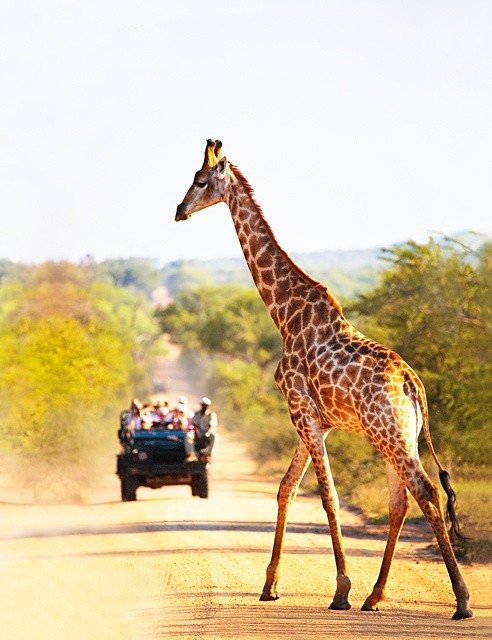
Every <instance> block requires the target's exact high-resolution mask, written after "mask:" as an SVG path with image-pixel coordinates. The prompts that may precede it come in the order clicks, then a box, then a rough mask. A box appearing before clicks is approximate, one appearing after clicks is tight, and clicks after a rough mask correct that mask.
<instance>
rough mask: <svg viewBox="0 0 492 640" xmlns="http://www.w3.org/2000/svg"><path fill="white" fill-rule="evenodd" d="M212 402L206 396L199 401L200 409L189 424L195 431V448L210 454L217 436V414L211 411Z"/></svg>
mask: <svg viewBox="0 0 492 640" xmlns="http://www.w3.org/2000/svg"><path fill="white" fill-rule="evenodd" d="M211 406H212V401H211V400H210V398H207V397H206V396H205V397H203V398H202V399H201V400H200V409H198V411H196V412H195V414H194V415H193V418H192V419H191V424H192V425H193V427H194V429H195V447H196V448H198V449H202V450H205V451H206V455H207V456H210V454H211V453H212V449H213V446H214V444H215V439H216V436H217V414H216V413H214V412H213V411H212V409H211Z"/></svg>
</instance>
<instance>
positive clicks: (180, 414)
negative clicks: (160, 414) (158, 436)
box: [164, 402, 191, 431]
mask: <svg viewBox="0 0 492 640" xmlns="http://www.w3.org/2000/svg"><path fill="white" fill-rule="evenodd" d="M164 422H165V424H166V425H167V427H168V429H177V430H179V431H188V430H189V429H190V427H191V420H190V418H189V416H188V415H187V410H186V406H185V405H183V404H182V403H180V402H178V404H177V405H176V406H175V408H174V409H173V410H172V411H170V412H169V413H168V414H167V416H166V417H165V419H164Z"/></svg>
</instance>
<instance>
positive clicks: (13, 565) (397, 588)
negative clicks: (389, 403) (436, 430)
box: [0, 378, 492, 640]
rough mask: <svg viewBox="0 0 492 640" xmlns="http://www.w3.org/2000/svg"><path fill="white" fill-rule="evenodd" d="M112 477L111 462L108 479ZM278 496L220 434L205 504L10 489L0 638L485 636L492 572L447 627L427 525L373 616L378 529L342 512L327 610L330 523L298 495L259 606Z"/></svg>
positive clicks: (440, 570)
mask: <svg viewBox="0 0 492 640" xmlns="http://www.w3.org/2000/svg"><path fill="white" fill-rule="evenodd" d="M172 384H173V385H174V386H173V387H171V388H173V389H176V395H177V394H178V393H182V392H183V391H187V390H188V389H187V388H186V382H185V380H184V378H181V379H180V380H178V379H177V378H176V379H175V380H173V381H172ZM190 395H191V394H190ZM169 398H170V399H174V395H170V396H169ZM195 399H196V398H195ZM252 435H253V434H252ZM115 449H116V447H115ZM113 467H114V458H113V456H112V455H111V456H110V457H108V469H110V470H111V471H112V470H113ZM276 491H277V481H276V480H275V481H274V482H273V481H270V480H266V479H262V478H261V477H258V475H257V474H255V469H254V466H253V463H252V462H251V461H250V460H249V459H248V457H247V455H246V454H245V452H244V451H243V449H242V448H241V446H240V445H238V444H237V443H234V442H233V441H232V440H230V439H228V438H227V437H226V435H225V434H223V435H222V439H221V442H220V446H219V448H218V450H217V455H216V458H215V460H214V462H213V465H212V472H211V496H210V499H209V500H201V499H199V498H192V496H191V491H190V490H189V488H188V487H167V488H163V489H161V490H158V491H152V490H150V489H144V488H141V489H139V491H138V501H137V502H134V503H121V502H120V500H119V487H118V483H117V478H116V477H115V476H113V475H112V474H108V476H107V478H106V479H105V481H104V482H102V483H101V485H100V486H99V487H98V489H97V490H95V491H93V492H92V493H91V494H90V495H88V496H87V503H86V504H84V505H74V504H64V505H44V506H42V505H32V504H23V503H22V501H21V500H20V499H19V496H18V495H16V493H15V492H14V491H13V490H12V491H11V492H9V491H8V489H5V487H4V488H3V489H2V491H1V492H0V501H1V502H0V527H1V529H0V537H1V538H2V540H1V547H0V548H1V552H0V567H1V573H2V579H1V580H0V601H1V602H2V608H1V614H0V621H1V622H0V628H1V634H0V635H1V637H2V638H3V639H4V640H28V639H29V640H33V639H35V640H48V639H49V640H66V639H67V638H70V640H144V639H146V640H148V639H157V638H166V639H173V638H176V639H178V638H179V639H180V640H187V639H190V640H191V639H203V640H218V639H222V638H224V639H226V638H234V639H237V640H243V639H248V638H250V639H253V638H254V639H261V640H263V639H273V640H277V639H279V640H281V639H289V640H310V639H315V638H316V639H317V638H330V637H336V638H339V639H345V638H347V639H348V638H350V639H353V638H358V639H363V640H365V639H372V638H399V637H403V638H413V639H423V638H467V639H472V638H486V637H490V633H491V626H490V623H491V614H492V605H491V600H492V598H491V595H490V593H491V592H490V584H491V576H492V570H491V569H492V567H491V566H490V565H488V566H484V565H476V566H464V567H463V571H464V574H465V579H466V580H467V582H468V585H469V588H470V591H471V594H472V598H471V600H472V602H471V604H472V606H473V608H474V611H475V618H473V619H471V620H466V621H459V622H454V621H452V620H451V619H450V618H451V615H452V613H453V611H454V597H453V594H452V591H451V587H450V584H449V580H448V577H447V574H446V570H445V568H444V565H443V563H442V561H441V560H440V559H439V557H438V556H437V555H436V554H435V551H434V550H433V548H432V547H430V544H431V542H432V537H431V535H430V533H429V531H428V529H427V528H426V527H421V526H419V527H417V526H415V525H412V526H406V527H405V529H404V533H403V539H402V541H401V542H400V544H399V547H398V550H397V558H396V561H395V564H394V570H393V572H392V575H391V576H390V584H389V593H388V600H387V601H386V602H385V603H382V606H381V611H380V612H376V613H368V612H361V611H360V610H359V609H360V605H361V604H362V602H363V601H364V598H365V597H366V595H367V594H368V593H369V592H370V590H371V587H372V584H373V582H374V581H375V579H376V577H377V573H378V570H379V565H380V562H381V557H382V553H383V548H384V533H385V527H379V526H378V527H376V526H366V525H365V524H364V523H363V522H362V521H361V520H360V519H359V517H358V516H357V515H355V514H353V513H351V512H349V511H347V510H345V509H342V530H343V533H344V537H345V544H346V550H347V555H348V562H349V569H350V574H351V578H352V582H353V588H352V593H351V602H352V605H353V608H352V610H351V611H347V612H335V611H330V610H328V605H329V603H330V602H331V596H332V595H333V591H334V586H335V573H334V561H333V556H332V553H331V550H330V541H329V536H328V533H327V526H326V519H325V516H324V513H323V511H322V508H321V505H320V503H319V500H318V499H317V498H314V497H311V496H303V495H300V496H299V497H298V499H297V501H296V503H295V504H294V506H293V509H292V515H291V518H290V525H289V528H288V532H287V538H286V549H285V557H284V569H283V576H282V579H281V583H280V593H281V596H282V597H281V599H280V600H279V601H277V602H269V603H262V602H259V600H258V597H259V594H260V591H261V588H262V586H263V581H264V575H265V568H266V565H267V563H268V561H269V555H270V550H271V544H272V540H273V529H274V519H275V512H276V501H275V495H276Z"/></svg>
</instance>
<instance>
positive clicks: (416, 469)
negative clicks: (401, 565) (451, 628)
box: [396, 457, 473, 620]
mask: <svg viewBox="0 0 492 640" xmlns="http://www.w3.org/2000/svg"><path fill="white" fill-rule="evenodd" d="M398 462H399V463H400V464H396V468H397V472H398V473H399V475H400V477H401V478H402V480H403V481H404V482H405V483H406V486H407V488H408V490H409V491H410V493H411V494H412V495H413V497H414V498H415V500H416V501H417V504H418V505H419V507H420V509H421V511H422V513H423V514H424V516H425V517H426V518H427V520H428V521H429V524H430V525H431V527H432V529H433V531H434V535H435V536H436V539H437V543H438V545H439V549H440V551H441V554H442V557H443V560H444V564H445V565H446V569H447V571H448V574H449V578H450V580H451V586H452V588H453V592H454V594H455V596H456V605H457V606H456V611H455V613H454V615H453V620H461V619H463V618H471V617H472V616H473V612H472V610H471V609H470V608H469V606H468V601H469V597H470V596H469V593H468V589H467V586H466V584H465V581H464V580H463V577H462V575H461V571H460V568H459V566H458V563H457V561H456V557H455V555H454V551H453V547H452V545H451V541H450V539H449V535H448V532H447V529H446V522H445V520H444V513H443V508H442V502H441V494H440V493H439V490H438V488H437V487H436V486H435V485H434V484H433V482H432V481H431V480H430V478H429V476H428V475H427V473H426V472H425V470H424V469H423V467H422V465H421V464H420V462H419V461H418V460H415V459H413V458H410V457H408V459H407V460H406V465H405V466H403V464H405V460H401V461H400V460H399V461H398Z"/></svg>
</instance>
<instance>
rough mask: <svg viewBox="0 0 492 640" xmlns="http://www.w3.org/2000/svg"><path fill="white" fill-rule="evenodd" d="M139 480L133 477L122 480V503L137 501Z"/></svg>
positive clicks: (125, 477)
mask: <svg viewBox="0 0 492 640" xmlns="http://www.w3.org/2000/svg"><path fill="white" fill-rule="evenodd" d="M137 489H138V480H137V479H136V478H133V477H132V476H123V477H122V478H121V500H122V502H134V501H135V500H136V499H137Z"/></svg>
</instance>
